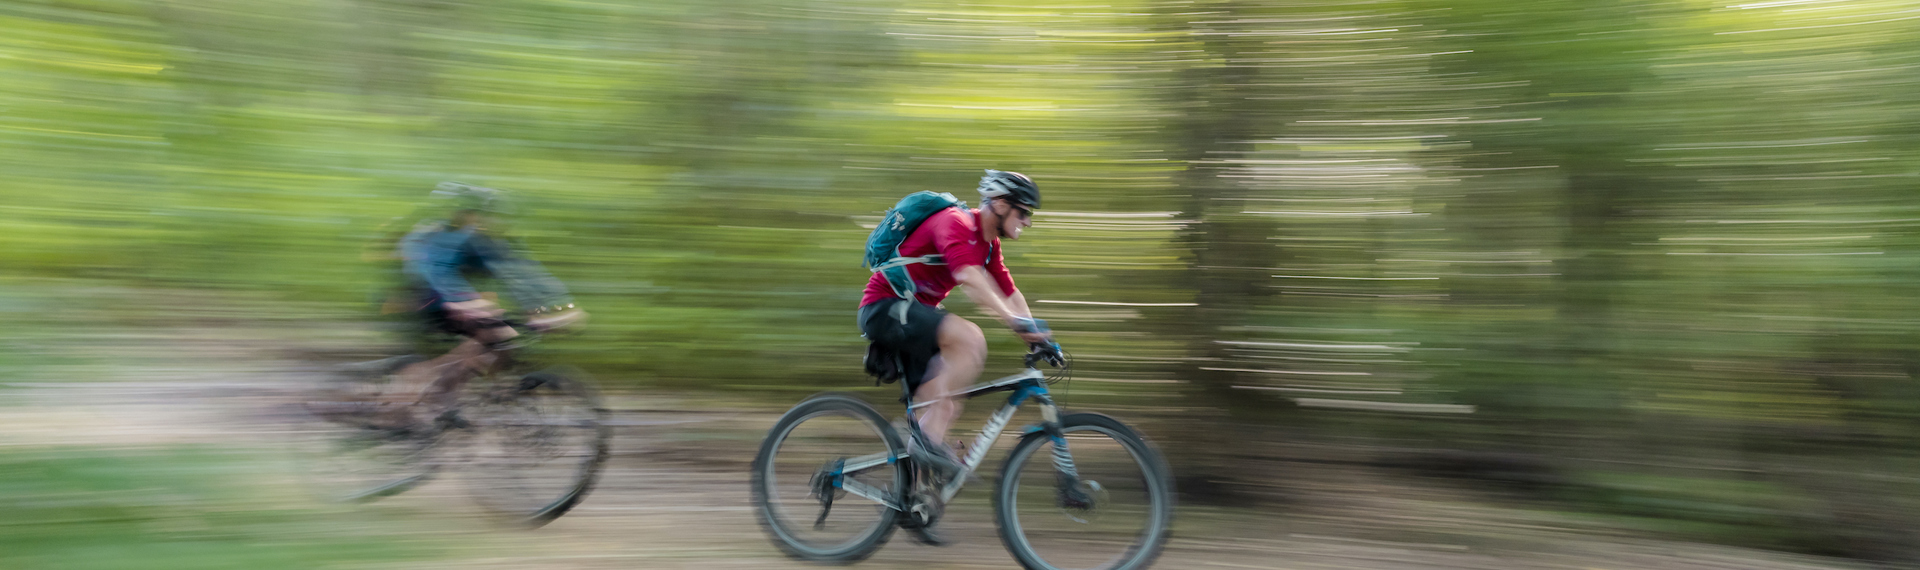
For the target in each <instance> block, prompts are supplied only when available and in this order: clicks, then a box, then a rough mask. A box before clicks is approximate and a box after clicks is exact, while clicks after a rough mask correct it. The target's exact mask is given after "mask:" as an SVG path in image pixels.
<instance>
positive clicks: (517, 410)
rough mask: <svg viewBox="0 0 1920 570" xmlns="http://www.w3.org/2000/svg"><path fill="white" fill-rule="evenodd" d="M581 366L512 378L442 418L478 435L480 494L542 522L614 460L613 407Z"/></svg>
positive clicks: (566, 506) (518, 517)
mask: <svg viewBox="0 0 1920 570" xmlns="http://www.w3.org/2000/svg"><path fill="white" fill-rule="evenodd" d="M583 377H584V376H582V375H581V374H580V373H578V372H569V373H562V372H560V371H556V370H543V371H540V372H535V373H532V374H527V375H525V376H521V377H519V378H518V379H509V381H508V382H505V383H503V384H500V385H497V386H493V387H491V388H489V389H487V390H486V391H485V392H484V393H482V394H481V395H480V397H479V399H478V401H476V402H473V403H471V404H469V405H466V406H463V407H462V408H461V409H460V410H459V411H458V412H456V413H458V414H466V415H468V416H467V417H462V416H459V415H455V416H443V417H442V418H440V419H439V421H440V422H441V423H443V424H449V425H448V428H449V429H456V430H460V429H464V430H468V431H469V435H470V437H471V438H472V440H471V443H472V445H471V447H470V452H471V453H472V454H473V455H472V457H473V460H474V464H475V465H474V468H473V469H471V470H470V472H469V473H467V474H466V479H468V480H469V482H470V483H469V484H470V485H471V487H472V490H473V492H474V499H475V501H476V502H478V503H480V504H481V505H482V506H484V507H486V508H487V509H489V510H492V511H495V512H499V513H502V514H504V515H506V516H508V517H511V518H512V519H514V520H515V521H516V522H518V523H521V524H525V525H528V526H533V527H538V526H541V525H545V524H547V523H549V522H552V521H553V520H554V519H556V518H559V517H560V515H563V514H566V512H567V511H568V510H570V509H572V508H573V507H574V506H575V505H578V504H580V501H581V500H582V499H584V498H586V495H587V492H588V491H590V490H592V489H593V484H594V482H595V481H596V480H598V479H599V475H600V466H601V464H603V463H605V462H606V460H607V454H608V453H607V446H608V439H609V438H610V436H611V433H612V428H611V427H610V426H608V425H607V424H608V421H607V418H608V411H607V408H606V406H605V405H604V404H602V403H601V401H600V394H599V393H598V392H597V391H595V390H594V389H593V386H592V385H590V384H588V383H586V382H584V381H582V380H581V378H583Z"/></svg>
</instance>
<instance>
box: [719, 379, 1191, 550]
mask: <svg viewBox="0 0 1920 570" xmlns="http://www.w3.org/2000/svg"><path fill="white" fill-rule="evenodd" d="M1041 358H1042V354H1041V353H1040V352H1034V353H1030V354H1028V355H1027V356H1026V359H1025V366H1026V369H1025V370H1024V371H1021V372H1019V373H1017V374H1014V375H1011V376H1007V377H1005V378H1001V379H998V380H994V381H991V382H985V383H981V384H976V385H974V386H972V387H969V388H967V389H965V390H962V391H961V392H960V394H962V395H965V396H967V397H977V396H981V395H985V394H990V393H996V392H1012V394H1011V395H1009V396H1008V398H1007V402H1006V404H1005V405H1004V406H1003V407H1001V408H1000V409H999V410H998V411H996V412H994V414H993V415H992V416H991V417H990V418H989V419H988V420H987V423H986V426H985V427H983V428H981V430H980V432H979V433H978V434H977V435H976V437H975V438H974V443H973V445H972V446H971V447H969V448H968V449H967V452H966V456H965V458H964V459H962V460H961V463H960V464H958V465H955V464H954V463H953V462H951V461H948V460H946V459H944V458H941V457H938V456H935V455H932V454H928V453H926V452H924V451H922V450H923V449H924V447H921V446H916V447H914V448H911V449H910V448H909V446H908V445H907V444H906V443H905V441H906V440H907V439H909V438H914V437H922V436H921V435H920V434H918V433H917V431H918V429H919V428H918V427H917V425H916V423H915V422H914V419H913V411H914V410H917V409H920V408H922V407H925V406H927V405H930V404H931V402H929V403H923V404H915V403H913V402H912V393H911V392H908V393H907V395H906V396H904V397H902V398H901V401H902V402H903V403H905V404H906V405H907V415H906V419H905V420H904V421H903V422H902V425H901V426H899V427H895V426H893V425H890V424H889V423H888V422H887V420H886V419H885V418H883V417H882V416H881V415H880V412H878V411H876V410H875V409H874V408H873V406H871V405H868V404H867V403H866V401H864V400H862V399H860V398H859V397H857V396H854V395H851V394H840V393H825V394H819V395H815V396H812V397H810V398H807V399H806V400H804V401H802V402H800V404H799V405H796V406H794V407H793V409H791V410H788V411H787V413H786V414H785V415H783V416H781V418H780V421H779V422H777V423H775V424H774V426H773V429H772V430H771V431H769V432H768V433H767V437H766V439H765V440H764V441H763V442H762V443H761V445H760V451H759V453H758V454H757V455H755V457H754V460H753V473H752V476H751V484H752V491H753V504H754V508H755V510H756V515H757V518H758V519H759V522H760V526H761V527H762V528H763V529H764V530H766V532H767V533H768V534H769V535H770V536H771V537H772V539H773V543H774V544H775V545H776V546H778V547H779V548H780V549H781V550H782V551H783V552H785V553H786V554H787V555H788V556H791V557H793V558H798V559H802V560H809V561H815V562H825V563H836V564H848V563H852V562H857V561H860V560H863V559H865V558H867V557H868V556H871V555H872V554H873V553H874V551H876V550H878V549H879V548H880V546H881V545H883V544H885V543H886V541H887V539H888V538H889V537H891V536H892V534H893V532H894V530H895V529H896V528H907V529H913V528H918V527H923V526H929V525H932V524H934V523H936V522H938V521H939V519H940V517H941V515H942V511H943V510H944V506H945V505H946V504H947V503H948V501H950V500H951V499H953V497H954V496H955V495H956V494H958V493H959V492H960V489H961V488H962V487H963V486H965V485H966V483H967V482H968V480H969V479H970V478H972V477H973V475H974V472H975V471H976V470H977V469H978V468H979V467H980V464H981V463H982V462H983V460H984V459H985V458H986V455H987V452H988V451H989V450H990V449H991V448H992V447H993V444H994V442H996V441H997V440H998V438H999V437H1000V434H1001V432H1002V430H1004V429H1005V428H1006V426H1007V422H1008V421H1010V420H1011V419H1012V418H1013V415H1014V413H1015V412H1016V411H1018V410H1019V409H1020V407H1021V406H1022V405H1024V404H1027V403H1035V404H1038V407H1039V408H1040V419H1041V421H1040V422H1039V423H1037V424H1034V425H1030V426H1027V427H1026V428H1025V429H1023V430H1022V431H1021V435H1020V437H1019V442H1018V443H1016V444H1015V445H1014V446H1013V450H1012V451H1011V452H1010V453H1009V454H1008V455H1007V459H1006V462H1005V463H1004V464H1002V465H1001V468H1000V475H999V480H998V481H997V482H996V483H995V485H994V491H993V508H994V514H995V516H994V522H995V525H996V526H997V527H998V529H999V534H1000V541H1001V543H1002V544H1004V545H1005V546H1006V548H1007V550H1008V551H1009V552H1010V553H1012V554H1013V557H1014V559H1015V560H1017V561H1019V563H1020V565H1021V566H1022V567H1024V568H1027V569H1028V570H1066V569H1098V570H1138V569H1142V568H1146V567H1148V566H1150V565H1151V564H1152V563H1153V560H1154V559H1155V558H1156V557H1158V556H1159V554H1160V550H1161V548H1162V547H1163V546H1164V545H1165V544H1166V541H1167V538H1168V536H1169V535H1170V530H1171V525H1172V521H1173V509H1174V490H1173V477H1172V474H1171V471H1170V470H1169V469H1168V467H1167V465H1166V463H1165V461H1164V460H1163V459H1162V458H1161V455H1160V453H1159V452H1158V451H1157V450H1156V449H1154V447H1153V446H1152V445H1150V444H1149V443H1148V442H1147V440H1146V438H1145V437H1142V436H1141V435H1140V434H1139V432H1136V431H1134V430H1133V429H1132V428H1130V427H1127V425H1126V424H1123V423H1121V422H1120V421H1119V420H1115V419H1113V418H1111V417H1108V416H1105V415H1101V414H1095V413H1061V412H1060V411H1059V408H1058V407H1057V406H1056V405H1055V403H1054V400H1053V397H1052V396H1051V394H1050V393H1049V392H1048V389H1047V385H1048V384H1050V383H1051V382H1053V381H1057V380H1058V379H1059V378H1061V377H1064V376H1065V375H1066V373H1067V371H1068V370H1070V368H1071V367H1070V365H1064V364H1067V363H1066V362H1064V361H1063V362H1062V364H1063V366H1062V367H1061V369H1060V370H1061V372H1060V373H1059V375H1058V376H1056V377H1053V378H1049V377H1048V376H1047V375H1046V374H1045V373H1043V372H1042V371H1041V370H1040V369H1038V368H1037V367H1036V364H1037V363H1038V362H1039V361H1040V360H1041ZM901 384H902V386H901V388H902V389H903V391H904V390H905V389H906V383H905V382H901ZM1040 457H1045V458H1048V460H1039V461H1036V458H1040ZM847 503H851V504H847Z"/></svg>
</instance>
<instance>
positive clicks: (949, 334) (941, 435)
mask: <svg viewBox="0 0 1920 570" xmlns="http://www.w3.org/2000/svg"><path fill="white" fill-rule="evenodd" d="M938 334H939V339H940V357H939V358H940V361H941V362H940V365H939V368H938V370H937V373H936V374H934V375H933V377H931V378H928V379H927V381H926V382H923V383H921V384H920V387H919V388H918V389H916V390H914V392H913V398H914V400H916V401H920V402H933V403H932V404H929V405H928V406H927V407H926V409H925V411H923V412H922V413H921V414H920V415H919V420H920V431H921V432H923V433H925V434H927V439H928V440H930V441H934V442H944V441H946V439H947V430H948V429H950V428H952V427H953V422H954V420H956V419H959V417H960V400H959V399H958V398H954V397H952V394H953V393H955V392H958V391H959V390H960V389H962V388H965V387H967V385H969V384H972V383H973V381H974V380H976V379H978V378H980V372H981V370H983V369H984V368H985V366H986V362H987V337H986V334H984V333H982V332H980V326H979V325H975V324H973V323H972V322H970V321H968V320H966V319H963V318H960V317H958V316H955V315H947V317H946V318H945V319H944V320H941V321H940V329H939V333H938Z"/></svg>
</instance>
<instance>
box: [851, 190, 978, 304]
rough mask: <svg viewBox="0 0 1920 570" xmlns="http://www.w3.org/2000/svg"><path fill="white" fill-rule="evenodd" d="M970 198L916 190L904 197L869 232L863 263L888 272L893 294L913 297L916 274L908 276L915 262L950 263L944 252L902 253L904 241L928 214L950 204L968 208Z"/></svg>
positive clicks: (881, 271) (929, 215)
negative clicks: (901, 247)
mask: <svg viewBox="0 0 1920 570" xmlns="http://www.w3.org/2000/svg"><path fill="white" fill-rule="evenodd" d="M965 207H967V203H966V202H961V201H960V199H959V198H955V197H953V195H952V194H948V193H945V192H939V193H935V192H925V191H922V192H914V193H912V194H908V195H907V197H905V198H901V199H900V203H898V204H894V205H893V208H892V209H890V210H887V214H886V215H885V216H881V217H880V225H877V226H874V227H873V233H871V234H867V259H866V262H865V263H863V265H865V266H866V267H867V268H868V269H872V270H873V272H874V273H879V274H881V275H883V276H886V279H887V284H888V285H891V286H892V287H893V294H894V295H895V296H898V297H900V298H903V299H908V300H911V299H913V292H914V285H913V278H912V277H908V276H907V266H908V265H912V264H915V263H925V264H927V265H946V264H947V261H946V258H945V256H942V255H940V254H937V253H936V254H932V255H922V256H919V257H902V256H901V255H900V242H903V241H907V236H909V235H913V230H915V229H917V228H919V227H920V223H921V222H924V221H927V218H928V217H931V216H933V215H934V214H936V213H939V212H940V211H942V210H945V209H947V208H965Z"/></svg>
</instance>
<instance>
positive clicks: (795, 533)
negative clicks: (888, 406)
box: [751, 394, 907, 564]
mask: <svg viewBox="0 0 1920 570" xmlns="http://www.w3.org/2000/svg"><path fill="white" fill-rule="evenodd" d="M905 454H906V445H905V444H904V443H902V442H901V441H900V436H899V433H898V432H897V431H895V430H894V429H893V426H891V425H890V424H888V423H887V421H886V419H885V418H882V417H881V416H880V413H879V412H878V411H875V410H874V409H873V406H869V405H867V403H866V402H864V401H862V400H860V399H859V398H856V397H854V396H850V395H844V394H826V395H821V396H815V397H813V398H809V399H807V400H806V401H804V402H801V403H800V404H799V405H797V406H794V407H793V409H792V410H789V411H787V413H786V415H784V416H781V417H780V421H779V422H778V423H775V424H774V426H773V429H772V430H770V431H769V432H768V433H767V438H766V440H765V441H763V442H762V443H761V444H760V451H759V453H757V454H755V455H754V459H753V473H752V483H751V485H752V488H753V505H754V509H755V511H756V513H755V514H756V518H757V519H758V520H759V522H760V527H761V528H762V529H765V530H766V532H767V534H768V535H769V536H770V537H772V538H773V543H774V545H775V546H778V547H779V548H780V550H781V551H782V552H785V553H786V554H787V555H788V556H791V557H794V558H798V559H802V560H810V561H815V562H828V563H840V564H846V563H852V562H857V561H860V560H863V559H865V558H867V557H868V556H871V555H872V554H873V552H874V551H875V550H878V549H879V548H880V546H881V545H883V544H885V543H886V541H887V539H888V538H890V537H891V536H892V535H893V530H894V525H895V522H896V521H897V520H898V517H899V514H900V513H899V511H898V510H895V509H893V508H889V507H887V506H885V505H882V504H881V503H879V502H876V501H875V500H874V499H873V498H871V497H862V496H860V494H859V493H866V494H870V495H880V496H882V497H884V498H885V499H886V500H887V501H890V502H892V503H893V504H895V505H898V504H899V503H900V501H901V495H902V494H903V490H904V489H906V487H907V467H906V464H905V463H904V462H901V461H900V460H899V459H900V458H901V457H904V456H905ZM862 464H870V466H869V467H867V468H865V469H860V467H861V466H862ZM849 489H857V490H858V492H857V493H856V492H849Z"/></svg>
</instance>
